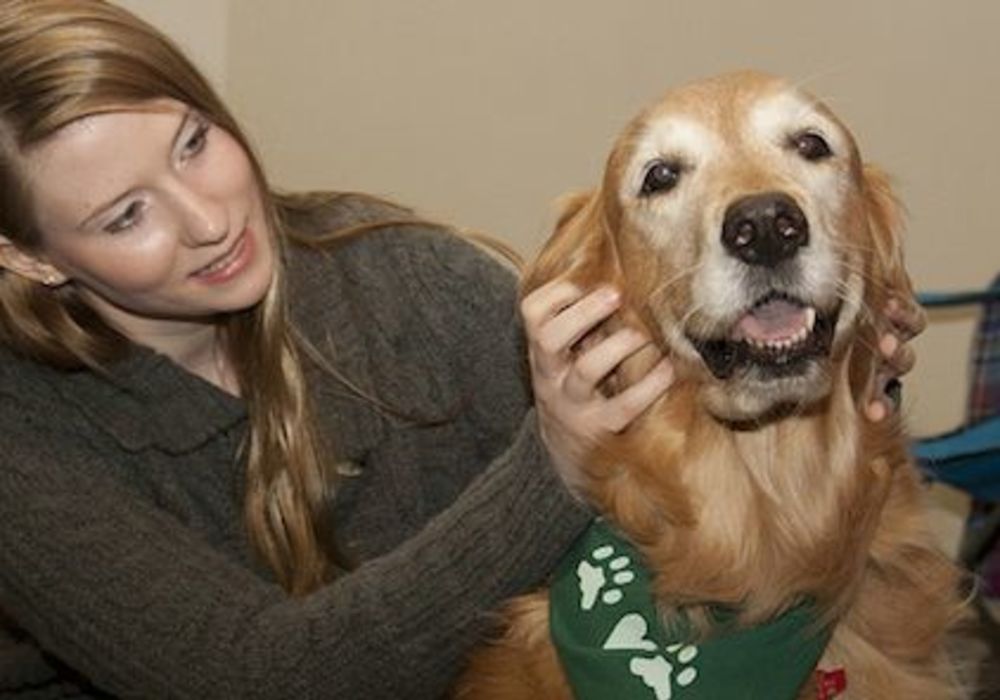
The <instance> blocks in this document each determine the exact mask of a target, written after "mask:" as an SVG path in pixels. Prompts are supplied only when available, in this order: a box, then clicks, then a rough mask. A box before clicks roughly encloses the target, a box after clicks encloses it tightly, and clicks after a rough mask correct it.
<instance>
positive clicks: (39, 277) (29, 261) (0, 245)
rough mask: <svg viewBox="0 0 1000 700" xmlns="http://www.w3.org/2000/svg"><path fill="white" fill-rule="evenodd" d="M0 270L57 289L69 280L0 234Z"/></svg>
mask: <svg viewBox="0 0 1000 700" xmlns="http://www.w3.org/2000/svg"><path fill="white" fill-rule="evenodd" d="M0 268H3V269H4V270H7V271H8V272H12V273H14V274H15V275H20V276H21V277H24V278H26V279H29V280H31V281H33V282H38V283H39V284H44V285H45V286H46V287H58V286H59V285H61V284H65V283H66V282H67V281H68V280H69V278H68V277H67V276H66V275H64V274H63V273H62V272H60V271H59V270H58V269H56V268H55V266H54V265H52V264H51V263H49V262H46V261H45V260H42V259H41V258H39V257H38V256H36V255H32V254H31V253H29V252H27V251H25V250H24V249H22V248H19V247H18V246H17V245H16V244H15V243H13V242H12V241H11V240H10V239H9V238H7V237H6V236H4V235H2V234H0Z"/></svg>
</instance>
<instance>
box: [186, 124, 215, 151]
mask: <svg viewBox="0 0 1000 700" xmlns="http://www.w3.org/2000/svg"><path fill="white" fill-rule="evenodd" d="M208 129H209V123H208V122H199V123H198V125H197V126H196V127H195V129H194V131H193V132H192V133H191V135H190V136H189V137H188V139H187V141H185V142H184V151H183V153H182V154H181V156H182V157H183V158H192V157H194V156H196V155H198V154H199V153H201V152H202V151H203V150H204V149H205V144H206V143H207V142H208Z"/></svg>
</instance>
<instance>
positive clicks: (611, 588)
mask: <svg viewBox="0 0 1000 700" xmlns="http://www.w3.org/2000/svg"><path fill="white" fill-rule="evenodd" d="M615 554H616V552H615V548H614V546H613V545H610V544H606V545H602V546H600V547H598V548H597V549H595V550H594V551H593V552H591V553H590V556H591V558H592V559H593V560H594V561H595V562H596V563H595V564H591V563H590V562H589V561H587V560H586V559H584V560H583V561H581V562H580V564H579V566H577V567H576V576H577V578H578V579H579V581H580V609H581V610H592V609H593V608H594V605H596V604H597V601H598V599H600V600H601V602H603V603H604V604H605V605H614V604H615V603H620V602H621V601H622V598H624V594H623V593H622V590H621V586H625V585H628V584H629V583H632V582H633V581H634V580H635V574H634V573H633V572H632V571H631V570H629V568H628V566H629V564H631V563H632V560H631V559H630V558H629V557H628V556H626V555H619V556H615ZM609 576H610V580H609ZM605 586H607V588H605Z"/></svg>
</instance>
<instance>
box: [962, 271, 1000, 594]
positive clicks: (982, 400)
mask: <svg viewBox="0 0 1000 700" xmlns="http://www.w3.org/2000/svg"><path fill="white" fill-rule="evenodd" d="M990 286H991V288H997V287H998V286H1000V275H998V276H997V277H996V278H994V280H993V283H992V284H991V285H990ZM969 366H970V377H969V400H968V405H967V407H966V412H967V413H966V421H967V423H968V424H970V425H971V424H973V423H977V422H979V421H981V420H983V419H985V418H991V417H993V416H995V415H997V414H998V413H1000V299H994V300H991V301H987V302H984V303H983V310H982V316H980V319H979V325H978V326H977V327H976V333H975V337H974V338H973V341H972V357H971V358H970V365H969ZM997 508H1000V505H998V504H996V503H985V502H975V503H973V504H972V510H971V513H970V515H969V522H968V525H967V527H968V528H969V529H970V530H976V529H977V528H985V526H986V523H987V522H989V520H990V518H989V515H990V514H991V513H993V512H994V511H995V510H996V509H997ZM979 574H980V576H981V578H982V585H983V594H984V595H985V596H987V597H989V598H997V597H1000V542H998V543H997V544H996V545H994V547H993V549H992V551H990V552H989V553H988V554H987V555H986V556H985V557H984V559H983V561H982V562H981V564H980V567H979Z"/></svg>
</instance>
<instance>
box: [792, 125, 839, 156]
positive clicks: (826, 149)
mask: <svg viewBox="0 0 1000 700" xmlns="http://www.w3.org/2000/svg"><path fill="white" fill-rule="evenodd" d="M791 146H792V148H794V149H795V150H796V152H797V153H798V154H799V155H800V156H802V157H803V158H805V159H806V160H808V161H812V162H815V161H818V160H825V159H827V158H829V157H830V156H832V155H833V150H832V149H831V148H830V144H828V143H827V142H826V139H824V138H823V137H822V136H820V135H819V134H816V133H813V132H811V131H804V132H802V133H801V134H796V135H795V136H793V137H792V138H791Z"/></svg>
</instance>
